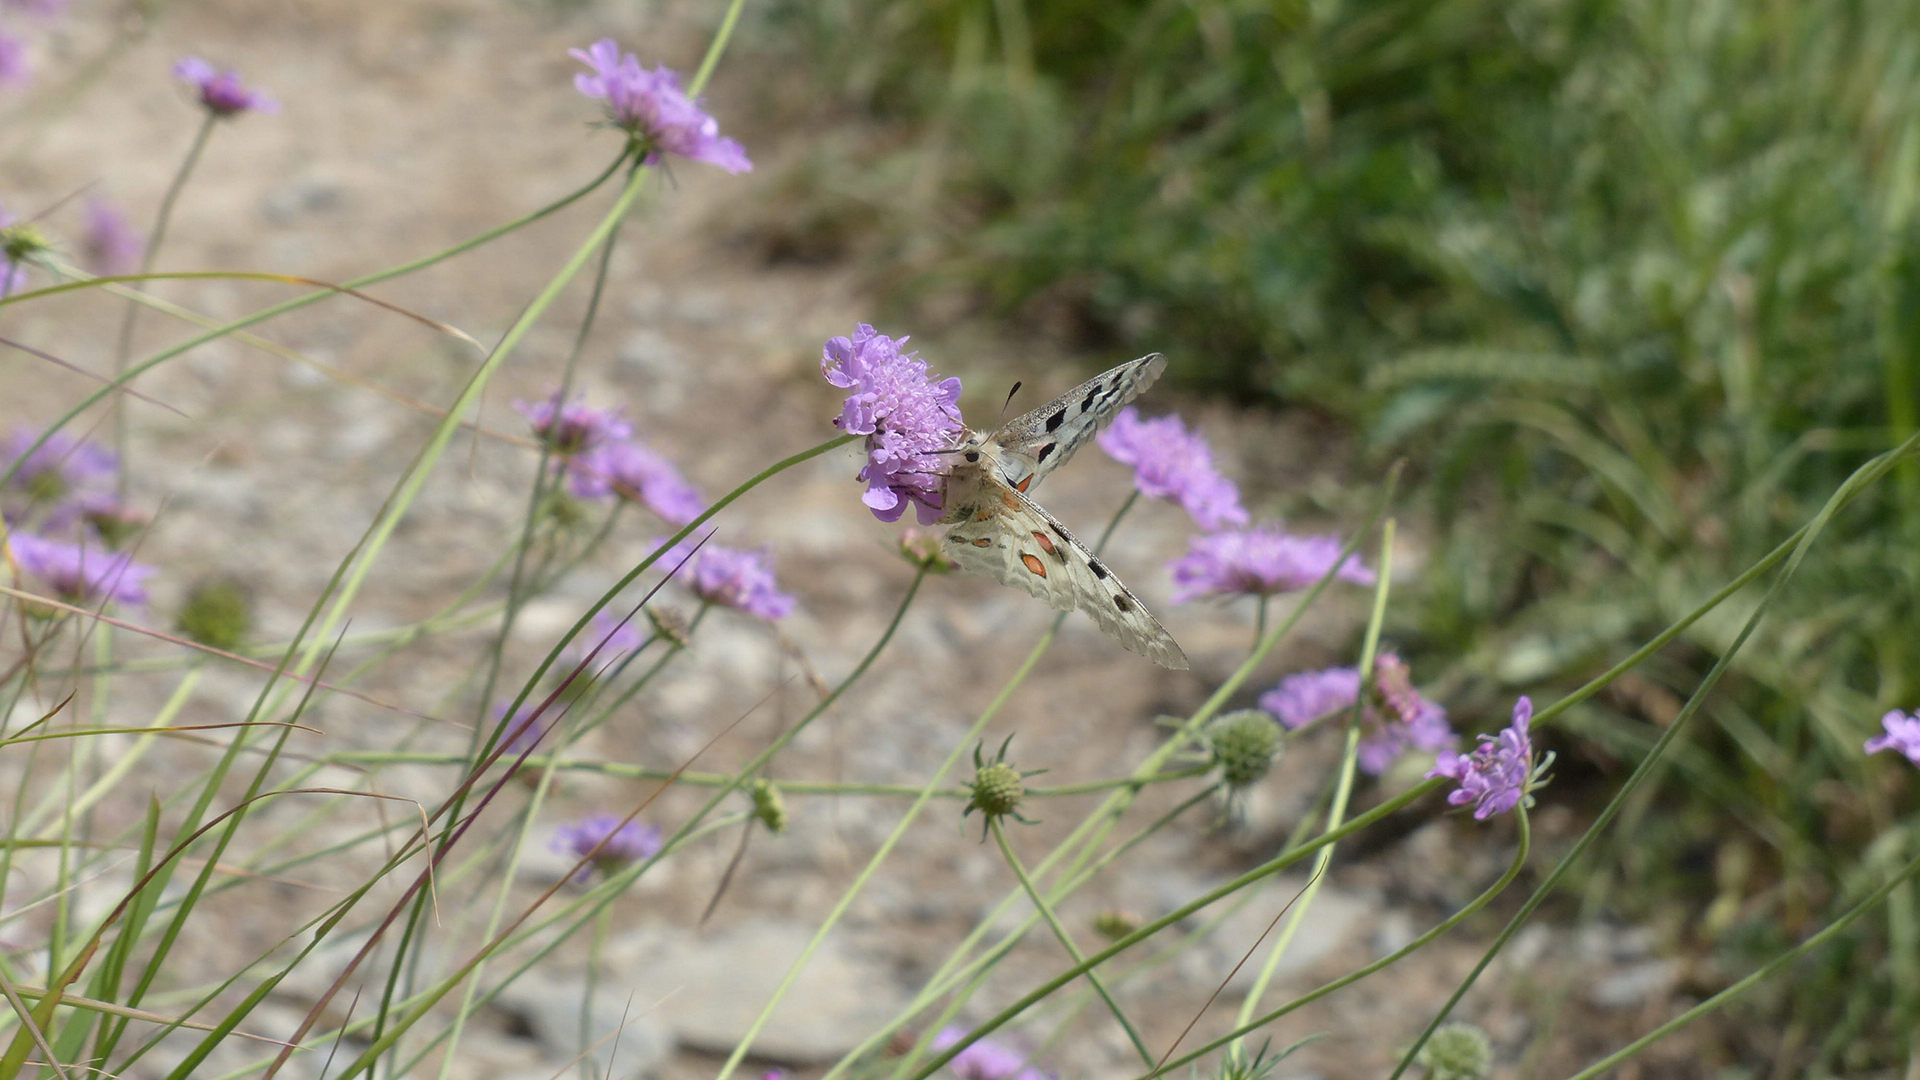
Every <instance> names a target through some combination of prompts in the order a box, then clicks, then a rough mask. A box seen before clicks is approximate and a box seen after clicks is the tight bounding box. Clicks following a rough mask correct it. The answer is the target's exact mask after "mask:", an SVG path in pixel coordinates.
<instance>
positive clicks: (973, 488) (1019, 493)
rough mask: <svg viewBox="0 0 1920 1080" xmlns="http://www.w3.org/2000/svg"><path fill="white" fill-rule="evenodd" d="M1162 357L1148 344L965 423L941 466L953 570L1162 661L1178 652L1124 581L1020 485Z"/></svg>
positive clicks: (1042, 472) (1179, 661)
mask: <svg viewBox="0 0 1920 1080" xmlns="http://www.w3.org/2000/svg"><path fill="white" fill-rule="evenodd" d="M1166 368H1167V361H1166V359H1165V358H1164V357H1162V356H1161V355H1160V354H1159V353H1150V354H1148V355H1146V356H1143V357H1141V358H1140V359H1138V360H1131V361H1128V362H1127V363H1124V364H1121V365H1120V366H1119V367H1116V368H1114V369H1112V370H1110V371H1106V372H1103V373H1101V374H1099V375H1096V376H1094V377H1093V378H1091V379H1088V380H1087V381H1086V382H1083V383H1081V384H1080V385H1079V386H1076V387H1074V388H1073V389H1071V390H1069V391H1067V392H1066V393H1064V394H1062V395H1060V396H1059V397H1057V398H1055V399H1053V400H1052V401H1049V402H1047V403H1046V404H1045V405H1042V406H1040V407H1039V408H1037V409H1035V410H1033V411H1032V412H1030V413H1027V414H1026V415H1024V416H1019V417H1015V418H1014V419H1012V420H1009V421H1007V422H1006V423H1004V424H1002V425H1000V426H999V427H997V428H995V429H993V430H992V431H974V430H972V429H968V430H967V432H966V433H965V435H964V436H963V437H962V439H961V441H960V444H959V445H958V446H957V447H955V448H954V449H953V450H952V451H950V452H951V453H953V454H956V455H957V457H956V458H955V459H954V464H953V467H952V468H951V469H950V470H949V471H948V472H947V481H946V503H945V505H946V508H947V509H946V513H944V514H943V515H941V518H940V520H941V521H942V522H945V523H948V524H951V525H952V526H953V527H952V528H951V529H949V530H947V542H946V549H947V555H948V557H949V558H951V559H952V560H953V562H954V565H956V566H958V567H959V568H960V569H962V570H966V571H969V572H971V573H975V574H985V575H987V576H988V577H991V578H995V579H997V580H998V581H999V582H1000V583H1001V584H1003V585H1011V586H1013V587H1014V588H1017V589H1025V590H1026V591H1028V592H1030V593H1032V594H1033V595H1035V596H1037V597H1040V598H1041V599H1042V600H1045V601H1046V602H1047V603H1049V604H1051V605H1052V606H1053V607H1054V609H1055V610H1058V611H1072V610H1073V609H1074V608H1079V609H1080V610H1081V611H1084V612H1086V613H1087V614H1088V615H1090V616H1092V618H1093V621H1094V622H1095V623H1096V624H1097V625H1098V626H1099V627H1100V629H1101V630H1104V631H1105V632H1106V633H1107V635H1108V636H1110V637H1112V638H1113V639H1115V640H1116V641H1118V642H1120V644H1121V645H1124V646H1125V647H1126V648H1128V649H1129V650H1131V651H1133V652H1136V653H1139V654H1140V655H1142V656H1145V657H1147V658H1148V659H1150V660H1152V661H1153V662H1154V663H1156V664H1159V665H1160V666H1161V667H1167V668H1174V669H1176V670H1185V669H1186V666H1187V657H1186V654H1185V653H1183V652H1181V651H1180V646H1179V645H1178V644H1176V643H1175V642H1174V640H1173V635H1171V634H1169V633H1167V630H1166V627H1163V626H1161V625H1160V621H1159V620H1158V619H1155V618H1154V617H1153V615H1152V613H1151V612H1149V611H1148V610H1147V607H1146V605H1145V604H1142V603H1141V602H1140V598H1139V597H1137V596H1135V595H1133V590H1131V589H1129V588H1127V587H1126V586H1125V585H1122V584H1121V583H1120V579H1119V578H1117V577H1115V576H1114V575H1113V571H1112V570H1109V569H1108V568H1107V564H1105V563H1103V562H1101V561H1100V557H1099V556H1097V555H1095V554H1094V553H1093V552H1091V551H1089V550H1087V546H1086V545H1085V544H1083V543H1081V542H1080V541H1079V540H1078V539H1076V538H1075V537H1074V535H1073V534H1072V533H1070V532H1068V531H1067V527H1066V526H1065V525H1062V524H1060V519H1058V518H1056V517H1054V516H1053V515H1052V514H1050V513H1048V512H1047V511H1046V510H1045V509H1044V508H1043V507H1041V505H1040V504H1039V503H1036V502H1034V501H1033V499H1032V497H1031V496H1030V495H1029V494H1028V492H1029V491H1031V490H1032V488H1033V486H1034V485H1035V484H1037V483H1039V482H1040V481H1041V480H1042V479H1043V478H1045V477H1046V475H1047V474H1048V473H1050V472H1052V471H1053V470H1055V469H1057V468H1059V467H1060V466H1061V465H1064V464H1066V461H1067V459H1068V458H1070V457H1072V456H1073V453H1074V451H1076V450H1078V449H1080V447H1081V446H1083V445H1085V444H1086V442H1087V440H1089V439H1091V438H1092V437H1093V433H1094V432H1095V431H1098V430H1099V428H1100V425H1101V424H1103V423H1105V422H1106V421H1107V420H1109V419H1111V418H1112V416H1113V414H1114V413H1116V412H1118V411H1119V410H1120V407H1121V406H1122V405H1125V404H1126V403H1127V402H1129V401H1132V400H1133V399H1134V397H1135V396H1137V395H1138V394H1139V393H1140V392H1141V391H1143V390H1145V389H1146V388H1147V387H1149V386H1151V385H1153V381H1154V380H1155V379H1157V378H1159V377H1160V373H1161V372H1162V371H1165V370H1166Z"/></svg>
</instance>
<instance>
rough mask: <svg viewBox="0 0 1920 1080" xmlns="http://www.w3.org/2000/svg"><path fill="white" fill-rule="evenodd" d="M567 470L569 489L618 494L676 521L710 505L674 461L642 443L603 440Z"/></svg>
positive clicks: (589, 495) (583, 494) (597, 495)
mask: <svg viewBox="0 0 1920 1080" xmlns="http://www.w3.org/2000/svg"><path fill="white" fill-rule="evenodd" d="M567 473H568V483H567V487H568V489H569V490H571V491H572V492H573V493H574V494H575V495H578V496H579V497H580V498H583V499H601V498H605V497H606V496H608V495H618V496H619V497H620V498H622V499H626V500H627V501H628V502H637V503H640V504H641V505H643V506H645V507H646V508H647V509H649V510H651V511H653V512H654V513H655V514H656V515H658V516H659V517H660V518H661V519H662V520H664V521H669V522H672V523H673V524H675V525H685V524H686V523H687V522H689V521H692V520H693V519H694V518H697V517H699V516H700V514H701V513H702V512H703V511H705V510H706V508H707V501H706V500H705V499H703V498H701V497H700V492H699V489H697V488H695V487H694V486H693V485H692V484H690V483H688V482H687V478H686V477H684V476H681V475H680V470H679V469H676V468H674V467H673V462H671V461H668V460H667V459H666V458H664V457H661V456H660V455H659V454H656V453H654V452H653V451H652V450H649V449H647V448H646V447H644V446H641V445H640V444H639V443H635V442H628V441H625V440H620V441H613V442H604V443H601V444H600V445H598V446H595V447H593V448H592V449H590V450H588V451H587V452H586V453H584V454H582V455H580V456H579V457H576V458H575V459H574V460H573V461H572V462H571V463H570V465H569V467H568V470H567Z"/></svg>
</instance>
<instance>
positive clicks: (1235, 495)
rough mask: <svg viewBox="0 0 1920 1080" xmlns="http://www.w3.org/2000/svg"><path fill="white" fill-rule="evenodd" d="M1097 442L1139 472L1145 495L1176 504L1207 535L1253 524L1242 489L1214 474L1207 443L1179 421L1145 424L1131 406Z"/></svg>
mask: <svg viewBox="0 0 1920 1080" xmlns="http://www.w3.org/2000/svg"><path fill="white" fill-rule="evenodd" d="M1094 441H1095V442H1098V443H1099V444H1100V449H1102V450H1105V451H1106V452H1107V454H1108V456H1110V457H1112V458H1113V460H1115V461H1118V462H1120V463H1121V464H1122V465H1131V466H1133V486H1134V487H1136V488H1139V489H1140V494H1142V495H1145V496H1147V497H1149V498H1154V499H1172V500H1173V501H1174V502H1177V503H1179V504H1180V506H1181V508H1182V509H1184V510H1186V512H1187V514H1188V516H1190V517H1192V518H1193V521H1194V524H1196V525H1198V526H1200V527H1201V528H1202V529H1205V530H1206V531H1208V532H1212V531H1213V530H1215V529H1218V528H1221V527H1222V526H1225V525H1245V524H1246V523H1247V512H1246V510H1245V509H1243V508H1242V507H1241V505H1240V489H1239V488H1236V487H1234V486H1233V481H1231V480H1228V479H1227V478H1226V477H1224V476H1221V475H1220V474H1219V473H1218V472H1217V471H1215V470H1214V467H1213V451H1212V450H1210V449H1208V448H1207V440H1205V439H1203V438H1201V437H1200V433H1199V432H1197V431H1194V432H1189V431H1188V430H1187V427H1186V425H1185V424H1182V423H1181V422H1180V418H1179V417H1177V416H1172V415H1169V416H1161V417H1156V418H1155V419H1152V420H1142V419H1141V418H1140V411H1139V410H1138V409H1135V408H1134V407H1133V406H1131V405H1129V406H1127V407H1126V408H1124V409H1122V410H1120V413H1119V415H1117V416H1115V417H1114V418H1113V424H1112V425H1111V426H1109V427H1108V428H1107V429H1106V430H1105V431H1102V432H1101V433H1100V434H1099V435H1097V436H1095V437H1094Z"/></svg>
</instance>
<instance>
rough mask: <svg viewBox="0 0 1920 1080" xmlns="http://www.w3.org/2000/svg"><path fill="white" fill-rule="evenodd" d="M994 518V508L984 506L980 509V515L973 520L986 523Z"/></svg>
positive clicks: (974, 516) (976, 515)
mask: <svg viewBox="0 0 1920 1080" xmlns="http://www.w3.org/2000/svg"><path fill="white" fill-rule="evenodd" d="M992 516H993V508H992V507H991V506H983V507H981V508H980V512H979V513H977V514H975V515H973V520H975V521H985V520H987V519H988V518H990V517H992Z"/></svg>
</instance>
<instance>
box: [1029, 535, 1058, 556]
mask: <svg viewBox="0 0 1920 1080" xmlns="http://www.w3.org/2000/svg"><path fill="white" fill-rule="evenodd" d="M1033 538H1034V539H1035V540H1036V541H1038V542H1039V544H1040V550H1042V551H1044V552H1046V553H1047V554H1049V555H1058V554H1060V549H1059V548H1056V547H1054V546H1053V540H1052V539H1051V538H1049V537H1048V536H1047V534H1046V533H1043V532H1037V533H1034V534H1033Z"/></svg>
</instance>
